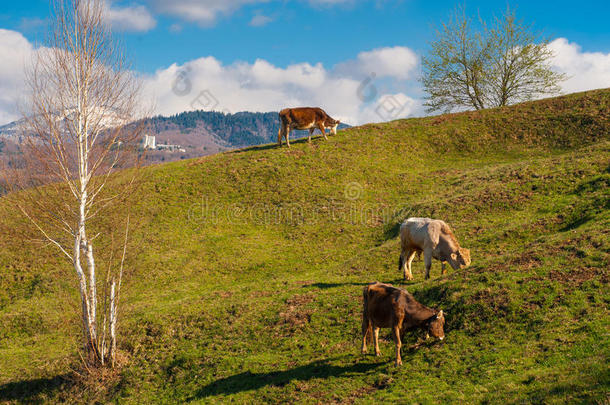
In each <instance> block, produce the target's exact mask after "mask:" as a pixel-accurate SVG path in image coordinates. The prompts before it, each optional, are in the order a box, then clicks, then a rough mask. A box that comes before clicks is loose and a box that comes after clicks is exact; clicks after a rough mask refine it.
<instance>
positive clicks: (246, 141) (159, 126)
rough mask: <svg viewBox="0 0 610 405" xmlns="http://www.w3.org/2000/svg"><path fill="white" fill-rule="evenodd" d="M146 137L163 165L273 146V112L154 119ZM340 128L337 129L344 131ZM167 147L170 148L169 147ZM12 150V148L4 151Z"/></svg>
mask: <svg viewBox="0 0 610 405" xmlns="http://www.w3.org/2000/svg"><path fill="white" fill-rule="evenodd" d="M144 124H145V125H146V128H147V131H146V132H147V135H149V136H154V137H155V139H156V147H155V148H154V149H149V150H148V152H147V153H146V162H147V163H155V162H163V161H165V162H167V161H174V160H180V159H186V158H192V157H198V156H206V155H211V154H214V153H218V152H222V151H225V150H230V149H237V148H243V147H247V146H253V145H261V144H265V143H270V142H277V133H278V131H279V119H278V113H277V112H266V113H259V112H256V113H255V112H238V113H235V114H225V113H221V112H215V111H187V112H183V113H180V114H175V115H172V116H169V117H164V116H156V117H153V118H148V119H146V120H145V122H144ZM18 125H19V122H13V123H10V124H7V125H4V126H2V127H0V154H2V148H3V146H2V145H3V143H4V144H5V146H4V148H5V149H6V148H7V147H6V144H11V145H13V144H16V145H18V144H20V143H21V141H22V140H21V139H19V137H18V135H17V127H18ZM348 127H349V125H345V124H341V125H340V126H339V129H344V128H348ZM306 134H307V131H294V132H293V134H292V136H291V138H299V137H302V136H305V135H306ZM170 146H171V147H170ZM8 149H10V150H13V149H14V147H10V148H8Z"/></svg>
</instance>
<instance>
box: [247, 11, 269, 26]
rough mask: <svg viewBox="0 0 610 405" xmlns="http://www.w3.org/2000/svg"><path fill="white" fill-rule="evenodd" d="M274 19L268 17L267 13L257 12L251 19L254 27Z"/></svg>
mask: <svg viewBox="0 0 610 405" xmlns="http://www.w3.org/2000/svg"><path fill="white" fill-rule="evenodd" d="M271 21H273V18H271V17H268V16H266V15H262V14H257V15H255V16H254V17H252V19H251V20H250V25H251V26H252V27H263V26H265V25H267V24H269V23H270V22H271Z"/></svg>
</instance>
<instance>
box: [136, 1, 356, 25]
mask: <svg viewBox="0 0 610 405" xmlns="http://www.w3.org/2000/svg"><path fill="white" fill-rule="evenodd" d="M270 1H273V0H147V2H148V3H149V4H150V5H151V7H152V8H153V9H154V10H155V12H157V13H160V14H166V15H170V16H174V17H177V18H179V19H181V20H183V21H187V22H191V23H196V24H198V25H199V26H201V27H210V26H213V25H214V24H215V23H216V21H217V20H218V18H219V17H226V16H229V15H231V14H233V13H235V12H236V11H237V10H239V9H240V8H242V7H244V6H248V5H254V4H262V3H268V2H270ZM356 1H357V0H307V1H306V2H307V3H308V4H309V5H311V6H314V7H319V6H335V5H340V4H353V3H355V2H356ZM270 21H271V20H270V19H269V17H267V16H263V15H260V16H259V15H257V16H254V18H252V20H251V21H250V25H252V26H255V27H258V26H262V25H265V24H267V23H268V22H270Z"/></svg>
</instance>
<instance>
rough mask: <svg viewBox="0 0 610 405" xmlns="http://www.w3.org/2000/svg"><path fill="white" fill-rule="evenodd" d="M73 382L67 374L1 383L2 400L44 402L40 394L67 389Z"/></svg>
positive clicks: (0, 395) (0, 399) (0, 394)
mask: <svg viewBox="0 0 610 405" xmlns="http://www.w3.org/2000/svg"><path fill="white" fill-rule="evenodd" d="M70 384H72V382H71V381H70V379H69V376H68V375H67V374H64V375H58V376H55V377H50V378H35V379H31V380H22V381H16V382H10V383H7V384H3V385H0V402H3V401H20V402H28V403H42V402H44V401H43V399H41V398H37V397H38V396H39V395H40V394H45V393H46V394H49V395H52V394H53V392H55V391H58V390H60V389H65V388H66V387H67V386H68V385H70Z"/></svg>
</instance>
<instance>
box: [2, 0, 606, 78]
mask: <svg viewBox="0 0 610 405" xmlns="http://www.w3.org/2000/svg"><path fill="white" fill-rule="evenodd" d="M202 3H203V2H202ZM0 4H2V7H1V8H0V10H1V11H0V27H2V28H8V29H12V30H16V31H20V32H22V33H23V34H24V35H25V36H26V37H27V38H28V39H30V40H31V41H42V40H44V28H45V22H44V20H45V19H46V18H48V16H49V12H50V7H49V2H48V1H42V0H28V1H23V2H18V1H13V0H11V1H7V0H2V1H1V2H0ZM134 4H146V3H145V2H140V3H137V2H124V1H121V2H114V3H113V5H116V6H118V7H120V6H130V5H134ZM456 4H462V3H461V2H457V1H453V0H436V1H419V0H403V1H392V0H386V1H383V0H380V1H353V2H345V4H337V5H316V4H314V5H312V4H310V3H308V2H306V1H270V2H267V3H256V4H250V5H246V6H244V7H241V8H239V9H238V10H236V11H235V12H233V13H231V14H230V15H219V16H218V18H217V19H216V20H215V22H214V23H213V24H212V25H211V26H201V25H200V24H198V23H197V22H189V21H184V19H181V18H180V17H175V16H171V15H163V14H160V15H155V19H156V20H157V25H156V26H155V27H154V28H153V29H151V30H150V31H147V32H124V33H123V34H121V36H122V37H123V39H124V40H125V45H126V47H127V49H128V50H129V51H130V54H131V55H132V59H133V61H134V64H135V66H136V68H137V69H138V70H141V71H146V72H152V71H154V70H155V69H158V68H160V67H163V66H167V65H170V64H172V63H174V62H178V63H183V62H186V61H188V60H192V59H196V58H198V57H201V56H208V55H213V56H214V57H216V58H217V59H219V60H221V61H222V62H224V63H231V62H235V61H238V60H239V61H247V62H254V61H255V60H256V59H259V58H262V59H265V60H267V61H269V62H271V63H273V64H275V65H277V66H282V67H285V66H287V65H289V64H292V63H298V62H310V63H317V62H322V63H323V64H324V65H334V64H336V63H339V62H341V61H343V60H346V59H350V58H353V57H354V56H355V55H357V54H358V52H361V51H363V50H369V49H374V48H379V47H385V46H397V45H400V46H408V47H410V48H411V49H413V50H416V51H420V52H421V51H424V50H425V49H426V48H427V43H428V41H429V40H430V39H431V38H432V35H433V31H432V25H438V24H439V23H440V22H441V21H443V20H444V19H446V17H447V16H448V15H449V13H450V12H451V11H452V10H453V9H454V7H455V6H456ZM465 4H466V8H467V10H468V12H471V13H473V14H475V13H480V14H481V16H482V17H483V18H489V17H491V16H493V15H494V14H495V15H498V14H500V13H502V11H503V10H504V9H505V8H506V5H507V2H506V1H482V0H478V1H472V0H471V1H467V2H466V3H465ZM510 4H511V6H513V7H516V9H517V11H518V15H519V17H521V18H523V19H524V20H525V21H528V22H531V23H534V24H535V26H536V27H537V28H538V29H540V30H542V31H543V32H544V33H545V34H546V35H547V36H548V37H550V38H557V37H565V38H568V39H569V40H570V41H573V42H576V43H578V44H579V45H580V46H581V47H582V48H583V50H584V51H599V52H606V53H607V52H610V23H609V22H608V18H609V16H610V1H607V0H606V1H602V0H599V1H581V2H574V1H562V0H558V1H520V2H511V3H510ZM256 15H262V16H265V17H269V18H271V21H269V22H268V23H267V24H266V25H264V26H258V27H253V26H251V25H249V23H250V22H251V20H252V18H253V17H254V16H256ZM172 26H173V27H172ZM178 26H180V28H181V29H180V31H177V28H178Z"/></svg>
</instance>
